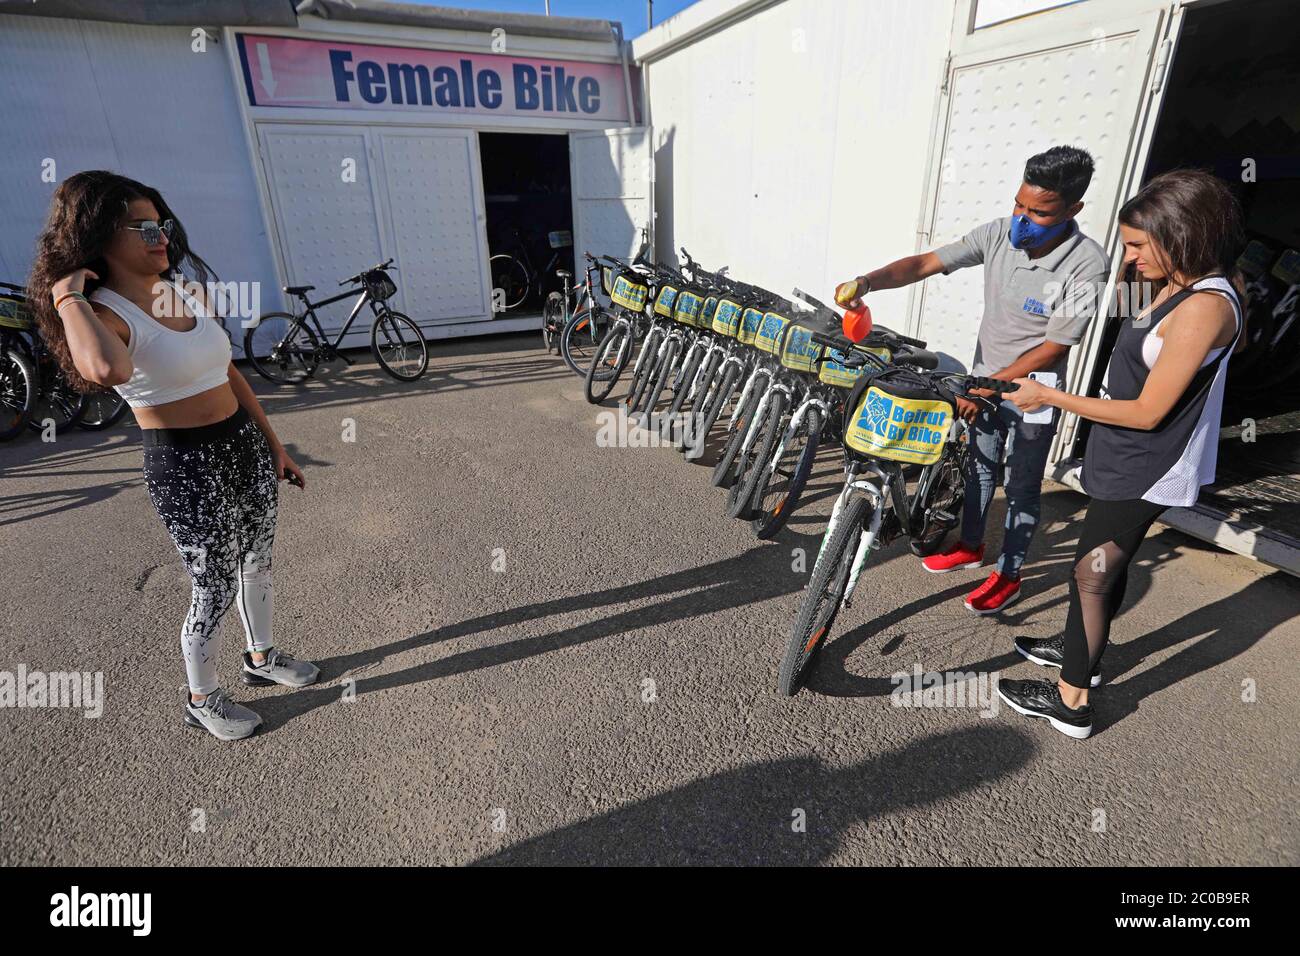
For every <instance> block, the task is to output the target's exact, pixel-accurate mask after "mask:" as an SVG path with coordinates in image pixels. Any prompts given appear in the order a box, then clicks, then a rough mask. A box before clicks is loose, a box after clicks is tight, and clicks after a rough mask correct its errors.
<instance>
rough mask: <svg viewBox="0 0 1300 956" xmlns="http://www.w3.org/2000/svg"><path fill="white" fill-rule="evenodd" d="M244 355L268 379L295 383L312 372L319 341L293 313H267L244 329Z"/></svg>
mask: <svg viewBox="0 0 1300 956" xmlns="http://www.w3.org/2000/svg"><path fill="white" fill-rule="evenodd" d="M244 355H245V357H247V359H248V361H249V362H251V363H252V366H253V368H255V369H256V370H257V374H258V375H260V376H262V378H264V379H266V380H267V381H268V382H274V383H275V384H276V385H298V384H300V383H302V382H305V381H307V379H309V378H311V377H312V376H313V375H315V374H316V366H317V365H319V364H320V340H319V339H317V338H316V333H315V332H313V331H312V330H311V327H310V326H309V325H307V323H305V322H299V321H298V317H297V316H296V315H290V314H289V313H288V312H268V313H267V314H266V315H263V316H261V317H260V318H259V319H258V320H257V321H256V322H255V323H254V324H253V325H250V326H249V327H248V328H247V329H245V330H244Z"/></svg>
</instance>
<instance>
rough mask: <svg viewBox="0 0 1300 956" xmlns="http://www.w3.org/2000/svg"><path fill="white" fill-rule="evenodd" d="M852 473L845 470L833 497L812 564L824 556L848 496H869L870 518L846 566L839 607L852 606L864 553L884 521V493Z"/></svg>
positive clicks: (867, 553)
mask: <svg viewBox="0 0 1300 956" xmlns="http://www.w3.org/2000/svg"><path fill="white" fill-rule="evenodd" d="M873 473H874V474H876V475H879V472H874V471H873ZM855 475H856V472H855V471H853V470H850V471H849V473H848V475H847V478H848V480H847V481H846V482H845V483H844V490H842V491H841V492H840V495H839V497H838V498H836V499H835V507H834V508H832V509H831V518H830V521H829V522H828V523H827V525H826V533H825V534H823V535H822V543H821V547H820V548H819V549H818V551H817V560H816V561H815V562H814V564H813V568H814V570H815V569H816V566H817V565H818V564H820V563H821V561H822V558H823V557H824V556H825V553H826V545H827V544H829V543H830V540H831V536H832V535H834V533H835V529H836V527H837V526H838V525H839V522H840V516H841V514H842V512H843V511H844V508H845V506H846V505H847V504H848V502H849V498H850V497H851V496H852V495H853V494H854V492H857V493H860V494H865V495H867V496H869V497H870V499H871V501H872V503H873V508H872V511H871V520H870V521H869V522H868V523H867V527H866V528H865V529H864V530H863V533H862V537H861V539H860V540H859V541H858V547H857V550H856V551H855V552H854V554H853V564H852V566H851V567H850V569H849V580H848V583H847V585H846V586H845V588H844V597H843V598H842V599H841V600H840V604H841V606H842V607H850V606H852V600H853V591H854V589H855V588H857V586H858V577H859V576H860V575H861V574H862V568H863V566H864V565H865V564H866V563H867V556H868V555H869V554H870V553H871V549H872V548H873V547H875V543H876V538H877V536H878V535H879V534H880V523H881V521H882V520H884V515H885V506H886V505H887V503H888V494H887V493H885V492H882V491H881V490H880V486H879V485H877V484H876V483H875V482H873V481H868V480H867V479H865V478H857V477H855ZM882 477H883V476H882ZM882 484H884V486H885V488H886V489H887V488H888V487H889V486H888V484H887V483H885V482H882Z"/></svg>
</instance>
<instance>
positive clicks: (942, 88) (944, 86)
mask: <svg viewBox="0 0 1300 956" xmlns="http://www.w3.org/2000/svg"><path fill="white" fill-rule="evenodd" d="M951 68H952V54H951V53H949V54H948V55H947V56H946V57H944V58H943V80H942V81H941V82H940V84H939V92H940V94H943V93H947V92H948V76H949V70H950V69H951Z"/></svg>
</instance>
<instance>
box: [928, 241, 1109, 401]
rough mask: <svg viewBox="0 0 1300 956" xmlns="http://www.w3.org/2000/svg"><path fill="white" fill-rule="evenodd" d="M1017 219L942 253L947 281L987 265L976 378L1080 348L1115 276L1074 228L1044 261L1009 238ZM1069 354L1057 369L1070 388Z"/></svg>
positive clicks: (1098, 251)
mask: <svg viewBox="0 0 1300 956" xmlns="http://www.w3.org/2000/svg"><path fill="white" fill-rule="evenodd" d="M1010 230H1011V219H1010V217H1007V218H1003V219H994V220H993V221H992V222H986V223H985V224H984V225H982V226H976V227H975V228H974V229H972V230H971V231H970V232H968V233H967V234H966V235H965V236H963V237H962V238H961V239H959V240H957V241H956V242H953V243H949V244H948V245H946V246H941V247H940V248H938V249H936V250H935V254H936V255H937V256H938V257H939V261H940V262H942V263H943V271H944V274H945V275H946V274H948V273H949V272H953V271H954V270H957V269H964V268H966V267H967V266H976V265H980V264H981V263H982V264H983V265H984V318H983V319H982V320H981V321H980V331H979V339H978V341H977V343H976V345H975V361H974V364H973V366H972V368H971V372H972V374H975V375H992V374H993V373H994V372H999V371H1001V370H1002V369H1004V368H1006V367H1007V366H1008V365H1010V364H1011V363H1012V362H1014V361H1015V360H1016V359H1018V358H1020V356H1022V355H1024V354H1025V353H1026V352H1028V351H1029V350H1030V349H1032V348H1035V347H1036V346H1039V345H1042V344H1043V342H1056V343H1058V344H1060V345H1078V344H1079V342H1080V341H1081V340H1082V339H1083V333H1084V331H1085V330H1086V329H1087V328H1088V323H1089V322H1091V321H1092V319H1093V316H1095V315H1096V314H1097V304H1098V302H1099V300H1100V299H1101V296H1102V293H1103V291H1104V289H1105V285H1106V277H1107V275H1108V274H1109V272H1110V261H1109V260H1108V258H1107V257H1106V253H1105V252H1104V251H1103V250H1102V248H1101V246H1100V245H1098V244H1097V243H1096V242H1093V241H1092V240H1091V239H1089V238H1088V237H1087V236H1085V235H1084V234H1083V233H1082V232H1080V231H1079V226H1078V224H1077V223H1073V222H1072V223H1071V224H1070V231H1069V234H1068V235H1067V236H1066V238H1065V241H1064V242H1062V243H1061V244H1060V245H1059V246H1057V247H1056V248H1055V249H1053V250H1052V251H1051V252H1049V253H1048V254H1047V255H1045V256H1042V257H1041V258H1038V259H1031V258H1029V253H1027V252H1026V251H1025V250H1023V249H1015V248H1013V247H1012V245H1011V243H1010V241H1008V239H1007V234H1008V233H1009V232H1010ZM1067 358H1068V353H1067V355H1065V356H1062V357H1061V360H1060V362H1058V363H1057V365H1056V366H1053V367H1052V368H1050V369H1048V370H1047V371H1052V372H1056V373H1057V375H1059V376H1060V379H1061V383H1062V385H1064V383H1065V373H1066V365H1067Z"/></svg>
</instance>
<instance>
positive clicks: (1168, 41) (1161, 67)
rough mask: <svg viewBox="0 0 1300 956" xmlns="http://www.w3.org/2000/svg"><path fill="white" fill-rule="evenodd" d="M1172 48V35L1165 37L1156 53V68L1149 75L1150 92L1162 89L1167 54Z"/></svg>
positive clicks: (1166, 69) (1167, 65)
mask: <svg viewBox="0 0 1300 956" xmlns="http://www.w3.org/2000/svg"><path fill="white" fill-rule="evenodd" d="M1173 48H1174V41H1173V38H1172V37H1166V38H1165V39H1164V40H1163V41H1161V43H1160V51H1159V52H1158V53H1157V54H1156V68H1155V71H1154V72H1153V74H1152V77H1151V90H1150V92H1152V93H1159V92H1160V91H1161V90H1162V89H1164V85H1165V75H1166V74H1167V73H1168V72H1169V54H1170V52H1172V50H1173Z"/></svg>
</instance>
